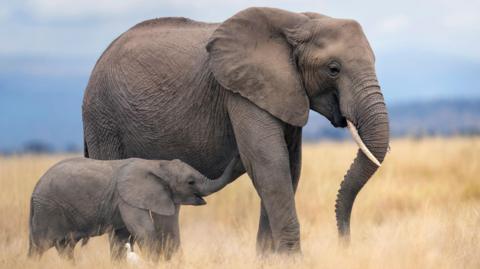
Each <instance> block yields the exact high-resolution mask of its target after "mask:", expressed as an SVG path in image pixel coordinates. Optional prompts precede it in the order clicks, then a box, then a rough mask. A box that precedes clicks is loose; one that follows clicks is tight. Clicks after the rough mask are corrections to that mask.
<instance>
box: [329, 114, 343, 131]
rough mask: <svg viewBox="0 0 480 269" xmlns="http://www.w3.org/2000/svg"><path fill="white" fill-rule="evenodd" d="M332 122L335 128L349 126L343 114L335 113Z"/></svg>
mask: <svg viewBox="0 0 480 269" xmlns="http://www.w3.org/2000/svg"><path fill="white" fill-rule="evenodd" d="M330 123H331V124H332V125H333V127H335V128H345V127H347V118H345V117H344V116H343V115H341V114H336V113H335V114H333V118H332V119H331V120H330Z"/></svg>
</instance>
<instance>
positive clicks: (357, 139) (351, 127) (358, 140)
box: [347, 120, 381, 167]
mask: <svg viewBox="0 0 480 269" xmlns="http://www.w3.org/2000/svg"><path fill="white" fill-rule="evenodd" d="M347 126H348V130H349V131H350V134H351V135H352V138H353V140H355V143H357V145H358V147H359V148H360V150H362V152H363V153H364V154H365V155H366V156H367V157H368V158H369V159H370V161H372V162H373V163H374V164H376V165H377V166H378V167H380V166H381V164H380V162H379V161H378V160H377V158H375V156H373V154H372V153H371V152H370V150H368V148H367V146H365V144H364V143H363V141H362V138H361V137H360V135H358V131H357V128H355V125H353V123H352V122H351V121H349V120H347Z"/></svg>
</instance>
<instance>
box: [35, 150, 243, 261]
mask: <svg viewBox="0 0 480 269" xmlns="http://www.w3.org/2000/svg"><path fill="white" fill-rule="evenodd" d="M238 162H240V161H239V158H238V157H235V158H233V159H232V161H231V162H230V164H229V165H228V166H227V167H226V169H225V171H224V172H223V174H222V175H221V176H220V177H219V178H218V179H215V180H211V179H209V178H207V177H205V176H204V175H202V174H201V173H200V172H198V171H197V170H195V169H194V168H192V167H191V166H189V165H188V164H186V163H184V162H182V161H180V160H172V161H156V160H144V159H137V158H131V159H125V160H113V161H100V160H93V159H87V158H73V159H68V160H64V161H62V162H60V163H58V164H56V165H55V166H53V167H52V168H50V169H49V170H48V171H47V172H46V173H45V175H43V176H42V177H41V178H40V180H39V182H38V183H37V185H36V186H35V189H34V190H33V194H32V197H31V203H30V222H29V223H30V247H29V251H28V255H29V257H38V258H39V257H40V256H41V255H42V253H43V252H45V251H46V250H47V249H49V248H51V247H53V246H55V248H56V249H57V251H58V252H59V254H60V256H62V257H64V258H67V259H73V250H74V248H75V245H76V243H77V242H79V241H80V240H82V245H83V244H85V243H86V242H87V241H88V239H89V238H90V237H92V236H98V235H102V234H104V233H106V232H111V233H112V232H114V231H117V232H118V231H120V232H122V231H123V233H124V235H125V236H123V237H118V235H117V236H111V238H117V239H116V240H117V241H115V242H113V243H112V239H111V242H110V243H111V251H114V250H115V249H116V250H117V252H118V250H119V249H123V248H124V245H125V244H126V243H127V242H130V243H133V241H134V240H135V241H137V242H138V244H139V246H140V247H141V248H142V250H143V249H145V250H146V252H147V253H148V255H149V258H150V259H152V260H157V259H158V257H159V254H162V255H165V258H167V259H168V258H169V257H170V256H171V254H172V253H173V252H174V251H175V250H176V249H178V246H179V244H180V239H179V232H178V229H179V228H178V219H177V218H178V217H177V216H178V214H176V213H178V210H179V206H180V205H181V204H183V205H204V204H205V203H206V202H205V200H203V199H202V196H206V195H209V194H211V193H213V192H216V191H218V190H220V189H222V188H223V187H224V186H226V185H227V184H228V183H230V182H231V178H233V177H232V176H231V174H232V172H233V171H234V170H235V166H236V164H237V163H238ZM118 238H121V239H122V240H119V239H118ZM123 254H125V252H123ZM115 255H117V258H119V257H122V254H119V253H116V254H113V253H112V257H113V258H115Z"/></svg>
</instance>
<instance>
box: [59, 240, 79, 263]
mask: <svg viewBox="0 0 480 269" xmlns="http://www.w3.org/2000/svg"><path fill="white" fill-rule="evenodd" d="M76 243H77V242H76V241H74V240H73V239H71V238H64V239H62V240H58V241H56V242H55V248H56V249H57V252H58V254H59V255H60V257H62V258H63V259H66V260H69V261H71V262H73V263H74V262H75V259H74V254H73V251H74V250H75V245H76Z"/></svg>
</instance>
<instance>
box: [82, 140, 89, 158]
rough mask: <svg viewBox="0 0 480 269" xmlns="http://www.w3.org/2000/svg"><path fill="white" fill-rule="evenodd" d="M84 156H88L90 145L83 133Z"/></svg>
mask: <svg viewBox="0 0 480 269" xmlns="http://www.w3.org/2000/svg"><path fill="white" fill-rule="evenodd" d="M83 157H85V158H88V147H87V141H86V140H85V135H83Z"/></svg>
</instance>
